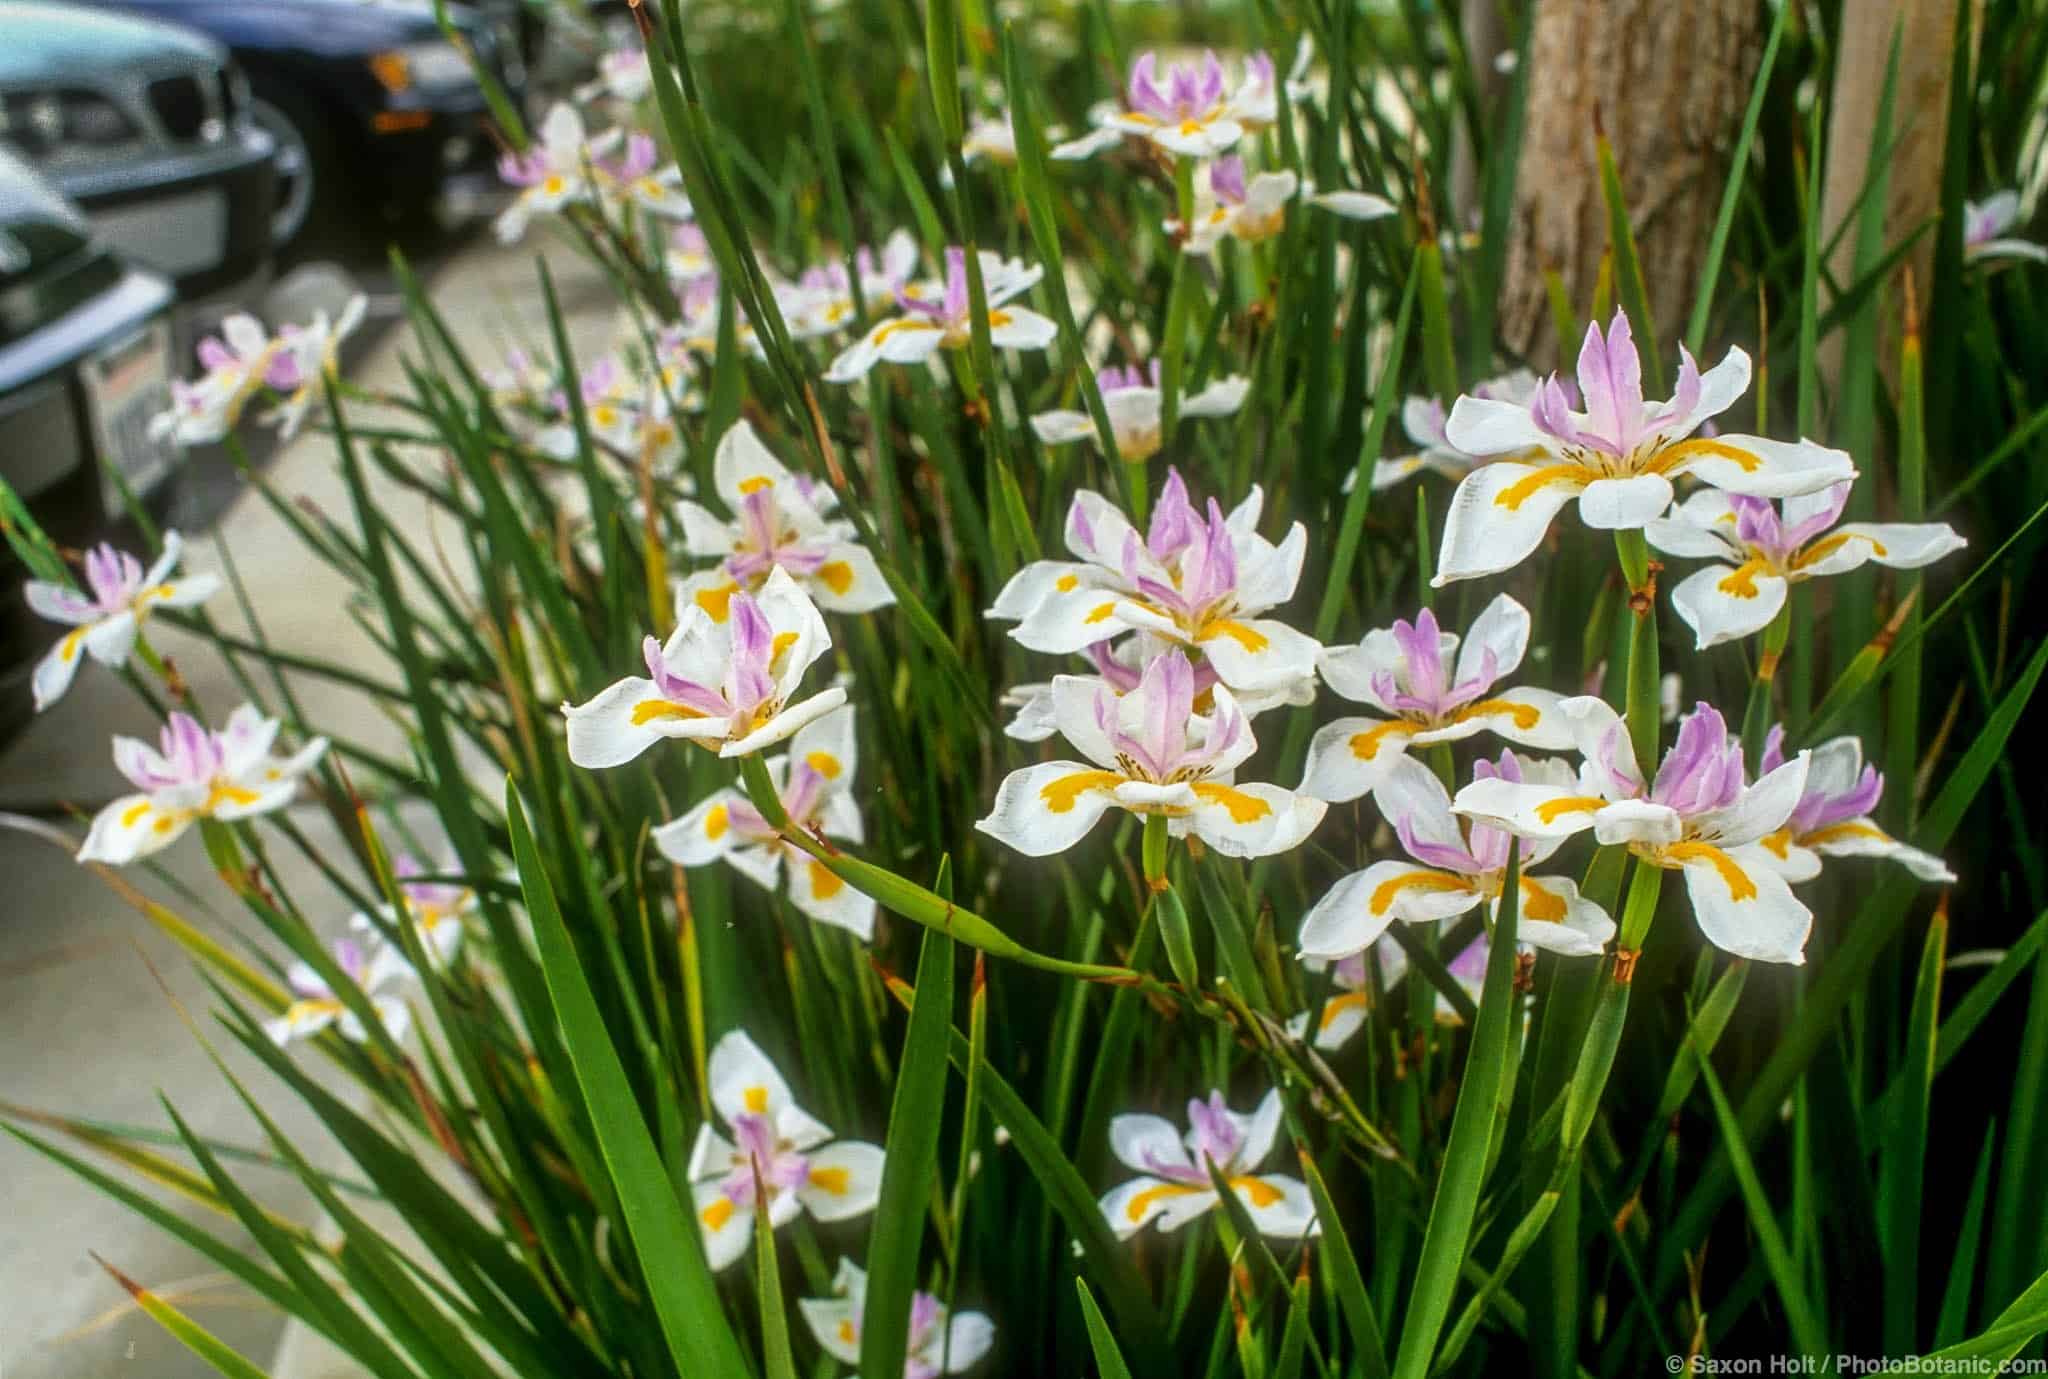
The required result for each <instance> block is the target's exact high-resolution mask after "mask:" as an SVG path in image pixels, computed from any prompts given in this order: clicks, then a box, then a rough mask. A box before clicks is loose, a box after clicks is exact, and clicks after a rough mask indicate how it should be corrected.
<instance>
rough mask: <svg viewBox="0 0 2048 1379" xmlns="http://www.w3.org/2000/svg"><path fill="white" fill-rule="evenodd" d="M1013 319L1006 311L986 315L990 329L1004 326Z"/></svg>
mask: <svg viewBox="0 0 2048 1379" xmlns="http://www.w3.org/2000/svg"><path fill="white" fill-rule="evenodd" d="M1014 319H1016V318H1015V317H1013V316H1011V315H1010V313H1009V312H1007V311H991V312H990V313H989V314H988V323H989V326H990V328H991V329H994V328H996V327H998V326H1006V325H1008V324H1010V322H1011V321H1012V320H1014Z"/></svg>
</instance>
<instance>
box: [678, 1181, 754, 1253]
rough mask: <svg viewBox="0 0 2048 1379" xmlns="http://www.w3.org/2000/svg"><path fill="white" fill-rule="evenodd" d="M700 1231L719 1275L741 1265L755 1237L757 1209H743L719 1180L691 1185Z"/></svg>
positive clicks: (749, 1207) (705, 1249) (691, 1194)
mask: <svg viewBox="0 0 2048 1379" xmlns="http://www.w3.org/2000/svg"><path fill="white" fill-rule="evenodd" d="M690 1202H691V1206H692V1207H693V1209H694V1211H695V1213H696V1217H697V1231H698V1234H699V1235H700V1236H702V1238H703V1240H704V1258H705V1262H706V1263H708V1264H709V1265H710V1266H711V1271H712V1272H713V1273H717V1272H719V1271H720V1270H722V1269H727V1268H730V1267H731V1266H732V1265H734V1264H736V1263H738V1262H739V1257H740V1256H741V1255H743V1254H745V1253H746V1252H747V1242H748V1241H749V1240H752V1239H753V1238H754V1208H752V1207H751V1206H746V1207H742V1206H739V1205H738V1204H736V1203H735V1202H734V1201H733V1200H732V1199H731V1198H730V1197H727V1196H726V1195H725V1189H724V1188H722V1187H720V1186H719V1180H718V1179H716V1178H713V1179H710V1180H708V1181H706V1182H701V1183H693V1184H691V1186H690Z"/></svg>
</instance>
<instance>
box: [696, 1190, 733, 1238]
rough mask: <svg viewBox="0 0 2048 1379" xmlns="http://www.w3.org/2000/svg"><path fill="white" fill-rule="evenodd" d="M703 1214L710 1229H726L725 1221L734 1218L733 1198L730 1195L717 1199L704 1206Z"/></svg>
mask: <svg viewBox="0 0 2048 1379" xmlns="http://www.w3.org/2000/svg"><path fill="white" fill-rule="evenodd" d="M701 1215H702V1216H703V1218H704V1224H705V1225H706V1226H707V1227H709V1228H710V1229H712V1230H714V1231H722V1230H724V1229H725V1223H726V1222H728V1221H730V1220H732V1199H731V1198H730V1197H720V1198H718V1199H716V1200H715V1201H713V1202H712V1203H711V1205H710V1206H708V1207H706V1208H704V1210H703V1212H702V1213H701Z"/></svg>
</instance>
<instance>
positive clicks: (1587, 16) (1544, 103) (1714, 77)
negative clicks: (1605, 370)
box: [1500, 0, 1762, 383]
mask: <svg viewBox="0 0 2048 1379" xmlns="http://www.w3.org/2000/svg"><path fill="white" fill-rule="evenodd" d="M1761 9H1762V7H1761V6H1760V5H1759V4H1758V3H1757V0H1543V3H1542V4H1540V5H1538V6H1537V9H1536V20H1535V23H1536V30H1535V33H1534V34H1533V35H1532V36H1531V40H1530V49H1529V64H1530V70H1529V103H1528V110H1527V115H1526V118H1525V121H1524V131H1525V132H1524V134H1523V141H1522V157H1521V163H1520V166H1519V168H1518V169H1517V175H1516V178H1515V183H1516V186H1515V214H1514V219H1513V221H1512V222H1511V223H1510V225H1509V228H1508V233H1509V235H1510V237H1511V239H1510V243H1509V245H1508V258H1507V275H1506V283H1505V287H1504V289H1503V294H1502V301H1501V314H1500V321H1501V331H1502V334H1503V335H1504V336H1505V338H1506V340H1507V342H1508V344H1509V345H1510V346H1511V347H1513V348H1514V349H1516V350H1518V351H1520V352H1521V353H1523V354H1525V355H1527V356H1528V357H1529V359H1530V361H1531V362H1532V363H1534V364H1535V365H1537V366H1538V367H1547V366H1549V365H1552V364H1554V363H1555V362H1556V359H1557V340H1556V333H1555V332H1554V331H1553V330H1552V329H1551V325H1550V309H1549V298H1548V296H1547V294H1546V292H1545V290H1544V281H1543V275H1544V273H1545V272H1546V271H1554V272H1556V273H1557V274H1558V275H1559V276H1560V277H1561V278H1562V279H1563V281H1564V286H1565V290H1566V292H1567V293H1568V294H1569V298H1570V301H1571V303H1572V305H1573V307H1574V309H1576V310H1578V311H1581V312H1583V311H1584V310H1585V309H1586V304H1587V302H1588V301H1589V300H1590V298H1591V294H1592V290H1593V283H1594V279H1595V278H1596V276H1597V275H1598V273H1599V269H1600V256H1601V254H1602V253H1603V252H1604V251H1605V249H1606V247H1607V211H1606V206H1605V203H1604V202H1603V201H1602V200H1601V196H1600V173H1599V167H1598V164H1597V162H1596V160H1595V156H1594V150H1593V130H1594V125H1595V121H1596V119H1597V120H1598V121H1599V122H1600V124H1601V125H1602V127H1604V128H1605V130H1606V132H1607V136H1608V138H1609V139H1611V140H1612V141H1613V144H1614V155H1615V160H1616V162H1617V163H1618V164H1619V166H1620V169H1621V183H1622V193H1623V196H1624V197H1625V199H1626V201H1627V203H1628V211H1629V217H1630V220H1631V221H1632V223H1633V224H1634V226H1635V233H1636V243H1637V245H1638V247H1639V248H1640V249H1641V251H1642V262H1643V276H1644V279H1645V281H1646V283H1647V285H1648V290H1649V301H1650V312H1651V315H1652V316H1653V317H1654V318H1655V321H1656V328H1657V331H1658V333H1659V334H1660V335H1661V336H1663V337H1664V338H1665V341H1666V344H1665V353H1666V354H1667V355H1669V354H1670V346H1669V341H1670V340H1671V339H1673V338H1675V336H1676V333H1677V332H1678V331H1679V330H1680V329H1681V328H1682V327H1683V324H1684V319H1685V315H1686V313H1688V312H1689V311H1690V310H1691V308H1692V301H1693V293H1694V289H1695V287H1696V284H1697V279H1698V276H1699V270H1700V266H1701V262H1702V260H1703V259H1704V258H1705V255H1706V248H1707V240H1708V237H1709V236H1710V235H1711V233H1712V231H1713V225H1714V216H1715V214H1716V213H1717V212H1718V211H1719V209H1720V200H1721V189H1722V186H1723V184H1724V182H1725V180H1726V177H1727V172H1728V155H1729V149H1730V146H1731V145H1732V144H1733V143H1734V141H1735V134H1736V131H1737V130H1738V129H1739V128H1740V126H1741V121H1742V108H1743V104H1744V102H1745V101H1746V100H1747V99H1748V97H1749V87H1750V82H1751V80H1752V79H1753V77H1754V75H1755V69H1756V59H1757V51H1758V47H1759V39H1760V33H1759V26H1758V21H1759V19H1760V16H1761ZM1644 381H1645V382H1646V383H1648V382H1649V380H1647V379H1645V380H1644ZM1665 382H1667V383H1668V382H1669V380H1665Z"/></svg>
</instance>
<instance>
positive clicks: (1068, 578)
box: [1053, 575, 1081, 594]
mask: <svg viewBox="0 0 2048 1379" xmlns="http://www.w3.org/2000/svg"><path fill="white" fill-rule="evenodd" d="M1080 583H1081V577H1080V576H1079V575H1061V576H1060V577H1059V579H1057V580H1056V581H1054V583H1053V588H1055V589H1057V590H1059V591H1060V592H1061V593H1062V594H1070V593H1072V592H1073V591H1074V589H1075V588H1076V587H1077V586H1078V585H1079V584H1080Z"/></svg>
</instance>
